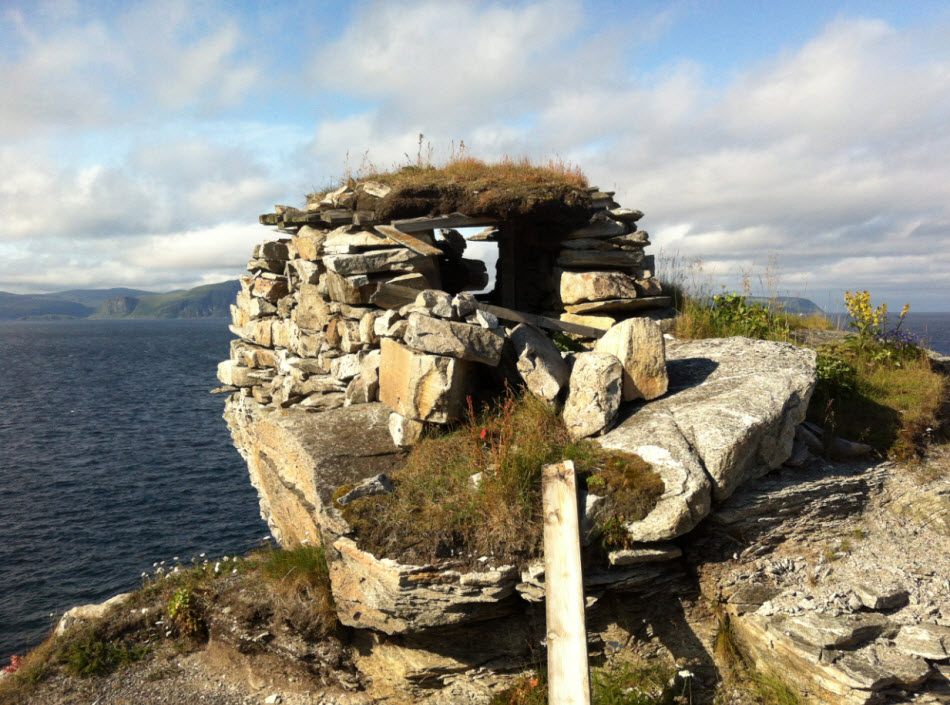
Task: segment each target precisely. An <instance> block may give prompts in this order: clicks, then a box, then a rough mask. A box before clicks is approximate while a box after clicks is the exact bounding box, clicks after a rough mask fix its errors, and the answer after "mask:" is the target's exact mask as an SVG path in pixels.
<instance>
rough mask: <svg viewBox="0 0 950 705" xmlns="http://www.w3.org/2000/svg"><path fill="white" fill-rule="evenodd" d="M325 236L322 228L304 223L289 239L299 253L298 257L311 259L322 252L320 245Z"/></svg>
mask: <svg viewBox="0 0 950 705" xmlns="http://www.w3.org/2000/svg"><path fill="white" fill-rule="evenodd" d="M326 237H327V235H326V233H325V232H323V231H322V230H316V229H314V228H311V227H310V226H309V225H304V226H303V227H302V228H300V230H298V231H297V235H296V237H294V238H293V239H292V240H291V243H292V244H293V246H294V248H295V249H296V250H297V252H298V253H299V255H300V259H304V260H311V261H313V260H315V259H318V258H319V257H320V255H321V254H323V250H322V246H323V242H324V240H326Z"/></svg>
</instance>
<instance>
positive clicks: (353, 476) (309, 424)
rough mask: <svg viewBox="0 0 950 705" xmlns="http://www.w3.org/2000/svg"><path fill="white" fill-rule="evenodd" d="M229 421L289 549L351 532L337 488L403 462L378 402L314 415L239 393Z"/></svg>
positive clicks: (266, 511) (266, 515) (267, 517)
mask: <svg viewBox="0 0 950 705" xmlns="http://www.w3.org/2000/svg"><path fill="white" fill-rule="evenodd" d="M224 418H225V420H226V421H227V422H228V426H229V428H230V429H231V435H232V437H233V438H234V445H235V446H236V447H237V449H238V450H239V451H240V452H241V455H243V456H244V458H245V459H246V460H247V465H248V469H249V471H250V475H251V484H252V485H254V487H255V488H256V489H257V492H258V496H259V498H260V505H261V518H263V519H264V521H266V522H267V524H268V526H269V527H270V529H271V532H272V533H273V534H274V537H275V538H276V539H277V541H278V542H279V543H280V544H281V545H282V546H285V547H289V546H294V545H297V544H300V543H302V542H304V541H311V542H316V541H318V540H319V539H320V537H321V536H322V535H324V532H328V533H329V534H331V535H338V534H341V533H343V532H345V531H347V526H346V524H345V523H344V522H343V520H342V517H341V516H340V514H339V511H338V510H337V509H336V508H334V506H333V494H334V493H335V492H336V490H337V489H338V488H339V487H341V486H343V485H349V484H356V483H358V482H360V481H361V480H363V479H364V478H366V477H372V476H374V475H379V474H382V473H385V474H387V475H388V474H389V473H391V472H392V471H393V470H394V469H395V468H397V467H399V466H400V465H401V464H402V462H403V457H404V456H403V453H402V452H401V451H400V450H399V449H398V448H397V447H396V446H395V445H393V442H392V439H391V438H390V436H389V409H387V408H386V407H385V406H383V405H382V404H379V403H373V404H356V405H353V406H348V407H343V408H338V409H333V410H330V411H323V412H320V413H312V412H308V411H306V410H305V409H302V408H299V407H291V408H288V409H275V408H273V407H271V406H262V405H260V404H257V403H256V402H255V401H253V400H252V399H247V398H243V399H242V398H239V397H238V396H237V395H234V396H232V397H231V398H230V399H229V400H228V402H227V404H226V406H225V410H224Z"/></svg>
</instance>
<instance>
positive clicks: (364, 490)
mask: <svg viewBox="0 0 950 705" xmlns="http://www.w3.org/2000/svg"><path fill="white" fill-rule="evenodd" d="M392 491H393V483H392V481H391V480H390V479H389V476H388V475H383V474H380V475H376V476H375V477H367V478H366V479H365V480H363V481H361V482H360V483H359V484H357V485H356V486H355V487H354V488H353V489H351V490H350V491H349V492H346V493H345V494H343V495H341V496H340V497H337V499H336V503H337V504H338V505H340V506H341V507H345V506H346V505H348V504H350V503H351V502H355V501H356V500H358V499H362V498H363V497H377V496H379V495H384V494H391V493H392Z"/></svg>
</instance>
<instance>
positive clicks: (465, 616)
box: [330, 538, 518, 634]
mask: <svg viewBox="0 0 950 705" xmlns="http://www.w3.org/2000/svg"><path fill="white" fill-rule="evenodd" d="M333 547H334V549H335V550H336V552H337V553H338V555H339V559H338V560H335V561H333V562H332V563H331V564H330V585H331V587H332V591H333V598H334V602H335V603H336V608H337V614H338V616H339V619H340V621H341V622H342V623H343V624H344V625H346V626H350V627H356V628H358V629H374V630H376V631H380V632H384V633H386V634H402V633H407V632H417V631H421V630H425V629H431V628H435V627H446V626H449V625H457V624H463V623H466V622H473V621H481V620H484V619H488V618H491V617H498V616H502V615H503V614H505V613H506V612H507V611H508V609H509V605H508V600H507V598H509V597H513V596H514V593H515V589H514V588H515V584H516V583H517V581H518V573H517V571H516V570H515V569H514V568H513V567H511V566H505V567H503V568H498V569H492V570H486V571H484V572H483V573H482V574H481V575H480V576H478V577H479V579H475V577H474V576H472V574H466V575H467V576H468V579H467V580H466V582H465V584H463V583H462V576H463V574H462V573H460V572H459V571H458V570H451V569H445V568H440V567H439V566H432V565H403V564H400V563H397V562H396V561H393V560H389V559H378V558H375V557H374V556H372V555H371V554H369V553H366V552H365V551H361V550H360V549H359V548H358V547H357V546H356V544H355V542H353V541H352V540H351V539H348V538H341V539H338V540H337V541H336V542H335V543H334V544H333Z"/></svg>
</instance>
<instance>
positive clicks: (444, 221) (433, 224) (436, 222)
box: [392, 213, 498, 233]
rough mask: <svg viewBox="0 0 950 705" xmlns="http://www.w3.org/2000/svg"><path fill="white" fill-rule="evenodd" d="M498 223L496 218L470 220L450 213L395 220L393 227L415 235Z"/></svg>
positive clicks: (461, 215) (464, 216)
mask: <svg viewBox="0 0 950 705" xmlns="http://www.w3.org/2000/svg"><path fill="white" fill-rule="evenodd" d="M497 222H498V220H497V219H496V218H469V217H468V216H467V215H463V214H461V213H450V214H448V215H437V216H433V217H423V218H407V219H405V220H394V221H393V222H392V225H393V227H395V228H397V229H399V230H401V231H402V232H404V233H415V232H419V231H420V230H433V229H435V228H474V227H478V226H479V225H494V224H495V223H497Z"/></svg>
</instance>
